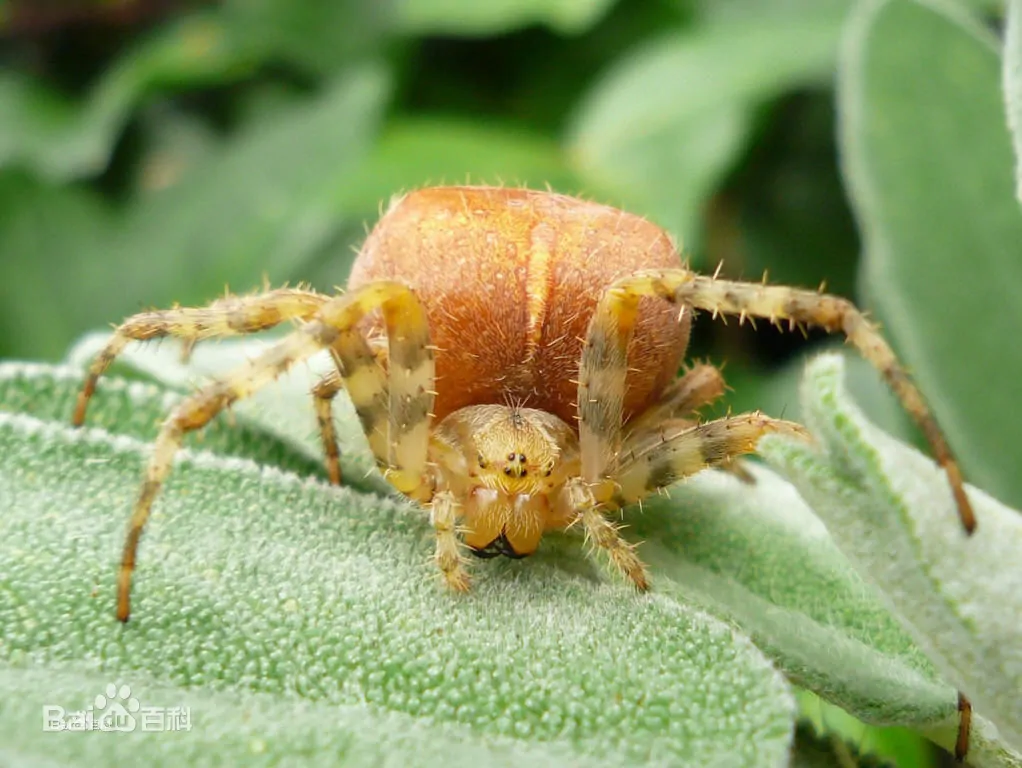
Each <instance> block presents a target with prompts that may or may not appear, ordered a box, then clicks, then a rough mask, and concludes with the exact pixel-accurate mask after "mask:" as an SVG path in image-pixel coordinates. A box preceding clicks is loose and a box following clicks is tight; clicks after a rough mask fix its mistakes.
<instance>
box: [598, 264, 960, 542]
mask: <svg viewBox="0 0 1022 768" xmlns="http://www.w3.org/2000/svg"><path fill="white" fill-rule="evenodd" d="M642 296H660V297H662V298H664V299H666V300H668V301H671V302H674V303H677V304H681V305H684V306H691V307H693V308H695V309H703V310H707V311H709V312H711V313H713V315H714V316H716V315H718V314H726V315H737V316H738V317H739V320H740V321H741V320H745V319H747V318H756V317H761V318H766V319H768V320H770V322H772V323H776V324H780V322H781V321H782V320H786V321H788V324H789V325H790V326H791V327H795V326H796V325H810V326H818V327H820V328H823V329H824V330H826V331H828V332H830V333H843V334H844V335H845V336H846V337H847V338H848V341H849V342H851V343H852V344H853V345H854V346H855V347H856V348H857V349H858V350H859V351H860V353H861V354H862V355H863V357H865V358H866V359H867V360H868V361H869V362H871V363H872V364H873V365H874V366H875V367H876V368H877V370H879V371H880V373H881V374H882V375H883V377H884V379H886V381H887V383H888V384H889V386H890V387H891V389H892V390H894V393H895V394H896V395H897V396H898V398H899V399H900V400H901V402H902V405H903V406H904V407H905V410H906V411H908V413H909V414H911V415H912V417H913V418H914V419H915V421H916V423H917V424H919V426H920V428H921V429H922V431H923V434H924V435H925V436H926V439H927V441H928V442H929V443H930V446H931V449H932V450H933V453H934V456H935V457H936V459H937V462H938V463H939V464H940V465H941V466H942V467H943V468H944V471H945V472H946V473H947V476H948V480H949V482H950V484H951V489H952V492H953V493H954V497H955V501H956V503H957V505H958V512H959V516H960V517H961V520H962V524H963V525H964V527H965V529H966V530H967V531H970V532H971V531H972V530H973V529H974V528H975V526H976V519H975V515H974V514H973V511H972V506H971V505H970V503H969V500H968V497H967V496H966V495H965V489H964V487H963V485H962V482H963V481H962V475H961V471H960V470H959V467H958V463H957V461H956V460H955V458H954V456H953V455H952V453H951V450H950V448H949V447H948V444H947V441H946V440H945V439H944V435H943V433H942V432H941V431H940V428H939V427H938V426H937V422H936V420H935V419H934V418H933V416H932V414H931V413H930V410H929V408H928V407H927V405H926V402H925V400H924V399H923V396H922V394H921V393H920V392H919V390H918V388H917V387H916V386H915V384H913V383H912V381H911V379H910V378H909V376H908V374H907V373H906V372H905V370H904V368H902V366H901V365H900V364H899V363H898V361H897V358H896V357H895V356H894V352H893V351H892V350H891V348H890V346H889V345H888V344H887V342H886V341H885V340H884V338H883V337H882V336H881V335H880V333H879V332H878V331H877V329H876V328H875V327H874V326H873V325H871V324H870V323H869V322H868V321H867V320H866V318H865V317H864V316H863V315H862V313H861V312H860V311H859V310H858V309H857V308H856V307H855V305H854V304H852V303H851V302H850V301H848V300H847V299H842V298H839V297H836V296H830V295H827V294H819V293H815V292H813V291H805V290H799V289H795V288H788V287H785V286H768V285H760V284H757V283H741V282H734V281H730V280H718V279H715V278H713V277H704V276H701V275H697V274H695V273H693V272H689V271H688V270H685V269H676V270H651V271H647V272H640V273H637V274H635V275H632V276H630V277H626V278H623V279H621V280H619V281H617V282H616V283H615V284H614V285H613V286H611V287H610V288H609V289H607V291H606V293H605V294H604V295H603V297H602V298H601V300H600V303H599V305H598V306H597V310H596V313H595V314H594V316H593V319H592V321H591V323H590V326H589V336H588V339H587V342H586V347H585V349H584V351H583V357H582V360H583V365H582V368H583V369H582V371H581V375H580V382H581V383H580V385H579V408H580V416H581V417H582V424H581V426H580V434H581V440H582V452H583V456H585V455H586V453H587V452H588V453H590V454H593V458H590V459H589V460H588V462H587V461H586V460H585V459H583V466H584V470H585V476H586V478H587V479H589V480H590V481H595V480H597V479H599V478H601V477H603V476H604V475H605V473H606V472H607V469H608V467H609V466H610V465H611V462H612V461H613V459H614V456H615V453H616V451H617V448H618V446H619V442H620V439H619V432H620V424H621V402H622V396H623V387H622V386H619V384H618V380H619V379H620V380H621V381H623V377H624V371H625V366H626V365H627V362H626V360H625V350H626V349H627V343H628V339H629V338H630V337H631V333H632V331H633V330H634V323H635V314H636V312H637V309H638V303H639V299H640V298H641V297H642ZM587 353H588V358H589V360H588V364H587ZM583 385H586V386H583ZM583 408H586V409H588V413H587V412H586V411H585V410H583ZM587 417H588V418H587ZM587 422H588V423H587Z"/></svg>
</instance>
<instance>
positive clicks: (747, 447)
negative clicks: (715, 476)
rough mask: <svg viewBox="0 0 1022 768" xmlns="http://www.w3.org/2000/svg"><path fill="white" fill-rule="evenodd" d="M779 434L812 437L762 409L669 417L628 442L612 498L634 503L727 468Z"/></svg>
mask: <svg viewBox="0 0 1022 768" xmlns="http://www.w3.org/2000/svg"><path fill="white" fill-rule="evenodd" d="M770 433H779V434H785V435H792V436H794V437H801V438H806V439H808V437H809V435H808V433H807V432H806V430H805V428H804V427H803V426H802V425H800V424H796V423H794V422H791V421H782V420H780V419H772V418H770V417H769V416H764V415H763V414H762V413H759V412H758V411H756V412H753V413H742V414H739V415H737V416H727V417H725V418H722V419H715V420H714V421H708V422H706V423H705V424H695V425H694V424H692V423H691V422H689V421H686V420H684V419H676V420H672V421H667V422H665V423H663V424H661V425H660V426H658V427H656V428H654V429H651V430H649V431H647V432H644V433H637V434H635V435H634V436H632V437H631V438H629V439H628V440H626V441H625V443H624V446H623V448H622V451H621V455H620V457H619V458H618V460H617V468H616V469H615V470H614V473H613V475H612V478H613V480H614V484H615V486H616V490H615V493H614V495H613V497H612V498H611V499H610V502H611V503H612V504H613V505H614V506H616V507H623V506H626V505H628V504H634V503H635V502H637V501H639V500H640V499H642V498H645V497H646V496H648V495H649V494H651V493H654V492H656V491H658V490H660V489H661V488H667V487H668V486H670V485H672V484H673V483H675V482H677V481H678V480H681V479H682V478H684V477H688V476H689V475H694V474H696V473H697V472H701V471H702V470H704V469H708V468H709V467H725V468H726V467H727V466H728V465H729V464H732V463H733V462H734V460H735V459H736V458H737V457H738V456H741V455H743V454H747V453H753V452H754V451H755V450H756V445H757V444H758V443H759V440H760V438H761V437H763V435H766V434H770Z"/></svg>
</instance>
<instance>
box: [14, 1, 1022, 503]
mask: <svg viewBox="0 0 1022 768" xmlns="http://www.w3.org/2000/svg"><path fill="white" fill-rule="evenodd" d="M1000 5H1001V4H1000V3H999V2H991V0H957V2H956V1H954V0H943V1H942V2H937V1H936V0H933V2H922V1H920V2H910V1H909V0H892V1H891V2H889V3H873V2H867V0H863V3H862V6H861V7H865V6H873V7H875V8H877V9H879V10H877V11H876V12H869V13H864V12H861V7H858V8H857V6H859V4H857V3H855V2H852V0H489V1H488V2H480V1H479V0H303V1H302V2H298V1H297V0H221V1H220V2H199V1H197V0H196V1H192V2H189V1H188V0H117V1H115V2H110V1H109V0H7V2H5V3H3V4H0V36H2V37H0V358H2V357H20V358H33V359H51V360H54V359H59V358H60V357H62V356H63V354H64V352H65V351H66V350H67V348H68V346H69V345H70V344H71V342H72V341H73V340H74V339H75V338H77V337H79V336H80V335H81V334H83V333H84V332H85V331H87V330H90V329H95V328H98V327H103V326H105V325H107V324H110V323H115V322H117V321H119V320H120V319H121V318H122V317H124V316H126V315H129V314H131V313H133V312H136V311H139V310H141V309H143V308H146V307H150V306H165V305H169V304H172V303H174V302H178V303H181V304H204V303H207V302H208V301H210V300H211V299H213V298H215V297H216V296H217V295H219V294H221V293H222V292H223V291H224V288H225V286H229V288H230V289H231V290H232V291H238V292H247V291H250V290H253V289H257V288H258V287H259V286H261V285H262V284H263V282H264V280H265V281H268V282H269V283H271V284H280V283H284V282H287V281H290V282H297V281H307V282H311V283H312V284H313V286H314V287H316V288H319V289H323V290H330V289H331V287H332V286H335V285H341V284H343V283H344V282H345V280H346V276H347V272H348V270H349V268H350V264H351V261H352V259H353V254H354V248H356V247H357V246H358V244H359V242H360V241H361V239H362V238H363V237H364V231H365V227H366V226H367V225H371V223H372V222H373V221H374V219H375V218H376V216H377V215H378V211H379V207H380V205H381V203H385V201H386V200H387V199H388V198H389V196H390V195H392V194H394V193H396V192H399V191H402V190H407V189H409V188H414V187H418V186H422V185H425V184H428V183H461V182H464V181H466V180H468V181H472V182H479V183H482V182H487V183H506V184H526V185H529V186H532V187H540V188H542V187H543V186H544V185H547V184H549V185H550V186H551V187H553V188H554V189H556V190H558V191H562V192H567V193H579V194H582V195H584V196H587V197H593V198H595V199H598V200H601V201H604V202H608V203H612V204H616V205H620V206H622V207H626V208H628V209H629V210H633V211H635V212H637V213H641V214H644V215H647V216H649V217H651V218H652V219H653V220H655V221H657V222H658V223H660V224H661V225H662V226H664V227H665V228H667V229H668V230H670V231H671V232H672V233H673V234H674V235H675V236H676V237H678V238H679V240H680V241H682V242H683V243H685V246H686V251H687V253H686V255H687V257H688V258H689V259H690V260H691V262H692V264H693V265H694V266H696V267H698V268H701V269H706V270H712V269H713V268H714V267H715V266H716V265H717V263H718V262H720V261H721V260H723V262H724V268H723V274H724V275H726V276H729V277H736V278H743V277H744V278H751V279H759V277H760V275H761V274H762V273H763V272H764V271H766V270H768V271H769V274H770V278H771V280H772V281H773V282H783V283H790V284H797V285H803V286H808V287H815V286H817V285H819V284H820V283H821V282H822V281H826V282H827V285H828V289H829V290H831V291H833V292H836V293H840V294H843V295H847V296H850V297H852V298H854V299H856V300H857V301H858V302H859V303H860V304H861V305H862V306H865V307H868V308H870V309H874V310H875V311H876V314H877V315H878V316H879V318H880V319H881V320H883V321H884V323H885V328H886V331H887V334H888V335H889V336H890V337H891V339H892V341H893V342H894V344H895V346H896V347H897V349H898V351H899V353H900V354H901V355H902V356H903V357H904V358H905V359H906V361H907V362H908V363H909V366H910V367H911V368H912V369H913V371H914V373H915V374H916V375H917V376H918V378H919V380H920V383H921V385H922V388H923V390H924V391H925V392H926V393H927V394H928V395H929V396H930V398H931V400H932V401H933V402H932V405H933V407H934V410H935V411H936V412H937V414H938V417H939V420H940V421H941V422H942V424H943V425H944V426H945V428H946V429H947V431H948V433H949V437H950V440H951V443H952V445H953V446H954V447H956V448H957V449H958V452H959V454H960V457H961V459H962V463H963V465H964V467H965V470H966V474H967V476H968V477H969V478H971V479H974V480H976V481H977V482H978V483H979V484H980V485H983V486H984V487H986V488H987V489H988V490H990V491H991V492H992V493H994V495H996V496H998V497H1000V498H1001V499H1003V500H1004V501H1005V502H1007V503H1009V504H1011V505H1013V506H1015V507H1019V506H1022V475H1020V474H1019V473H1018V472H1017V470H1016V468H1017V466H1018V464H1019V460H1020V459H1022V452H1020V450H1019V449H1018V440H1017V433H1018V430H1017V428H1016V424H1015V422H1016V421H1017V420H1013V419H1011V418H1007V414H1010V412H1011V406H1012V402H1011V399H1012V398H1011V395H1012V394H1013V392H1014V390H1013V387H1014V382H1015V381H1016V380H1017V379H1018V377H1019V376H1020V375H1022V354H1020V353H1019V351H1018V349H1019V345H1018V343H1017V340H1016V339H1015V337H1014V333H1015V332H1016V331H1015V329H1016V328H1017V327H1018V326H1019V325H1020V324H1022V300H1020V298H1019V297H1020V296H1022V245H1020V244H1022V213H1020V209H1019V206H1018V201H1017V200H1016V199H1015V197H1014V190H1015V188H1016V187H1015V185H1016V184H1019V181H1018V179H1016V177H1015V176H1014V175H1013V167H1014V158H1013V156H1012V148H1011V134H1010V133H1009V131H1008V128H1007V127H1006V124H1005V119H1004V114H1003V104H1002V96H1001V89H1000V84H999V73H1000V71H1001V66H1002V62H1001V59H1000V54H999V46H998V42H997V40H996V37H995V35H994V34H992V33H991V31H990V27H991V22H993V23H996V22H997V20H998V15H999V12H1000ZM850 12H852V15H853V17H854V18H853V19H852V21H851V23H850V22H849V21H848V16H849V13H850ZM1018 28H1022V24H1018V25H1016V37H1017V29H1018ZM1013 39H1014V38H1013ZM1020 48H1022V46H1019V45H1017V44H1016V50H1015V57H1016V60H1015V62H1014V64H1012V62H1011V60H1009V61H1008V62H1007V63H1006V65H1005V67H1004V71H1005V73H1006V75H1009V76H1010V75H1011V73H1013V72H1014V73H1016V78H1015V87H1016V92H1017V91H1018V88H1017V83H1018V82H1019V78H1018V76H1017V73H1018V72H1020V71H1022V63H1019V62H1018V60H1017V59H1018V57H1019V56H1022V53H1019V49H1020ZM1009 79H1010V77H1009ZM835 83H836V86H835ZM1009 104H1014V107H1015V114H1016V115H1017V114H1018V98H1017V96H1016V98H1015V100H1014V101H1012V100H1011V98H1010V97H1009ZM1020 126H1022V124H1019V122H1018V120H1017V118H1016V126H1015V144H1016V146H1017V147H1022V137H1020V135H1019V134H1020V133H1022V127H1020ZM1019 188H1020V189H1022V187H1019ZM853 212H854V213H853ZM706 320H707V319H706V318H704V319H703V321H702V322H701V323H700V324H699V326H698V327H697V334H696V339H695V343H694V350H693V353H694V354H697V355H701V356H709V357H710V359H711V360H713V361H714V362H722V361H725V360H726V361H727V362H728V368H727V371H726V374H727V376H728V379H729V381H730V382H731V384H732V385H733V386H735V388H736V390H737V392H736V393H735V394H734V395H733V396H732V397H731V398H730V401H729V404H730V405H731V406H732V407H734V408H736V409H746V408H753V407H760V408H763V409H764V410H767V411H768V412H771V413H774V414H780V413H782V412H783V413H784V414H785V415H788V416H791V415H797V404H796V400H797V398H796V392H795V387H794V385H793V382H794V380H795V379H796V377H797V371H798V370H800V369H801V359H802V355H803V354H804V353H805V352H806V351H807V350H809V349H811V348H815V347H817V346H818V345H819V344H820V343H821V342H822V339H821V338H820V337H819V336H818V335H815V334H814V335H811V336H810V338H809V340H808V341H806V340H803V339H802V337H801V336H798V335H797V334H796V335H782V334H779V333H777V332H776V331H774V330H773V329H770V328H767V329H763V328H760V329H759V331H758V332H755V331H753V330H752V329H750V328H748V327H747V326H746V327H744V328H739V327H737V323H731V324H730V325H728V326H726V327H724V326H721V325H720V324H716V325H712V324H710V323H708V322H706ZM851 374H852V383H853V391H855V393H856V396H857V398H858V399H859V400H860V401H862V402H864V404H865V407H866V410H867V411H868V412H869V413H870V414H871V415H872V416H873V417H874V418H875V419H876V420H877V421H878V422H879V423H880V424H881V425H883V426H884V427H885V428H887V429H888V430H891V431H895V432H899V431H900V432H901V433H902V434H908V435H911V432H906V431H905V425H904V418H903V415H902V414H901V412H900V410H899V409H897V408H895V407H892V406H891V402H890V399H889V397H888V396H887V395H886V394H885V393H884V390H883V388H882V387H881V386H880V385H879V384H878V383H877V381H876V377H875V376H872V375H871V374H870V373H869V372H868V371H864V370H863V366H858V367H856V368H853V369H852V370H851ZM860 380H861V383H857V382H860Z"/></svg>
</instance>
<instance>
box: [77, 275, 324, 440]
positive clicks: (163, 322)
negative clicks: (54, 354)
mask: <svg viewBox="0 0 1022 768" xmlns="http://www.w3.org/2000/svg"><path fill="white" fill-rule="evenodd" d="M327 301H329V297H327V296H323V295H321V294H318V293H314V292H312V291H303V290H300V289H295V288H281V289H279V290H276V291H269V292H268V293H262V294H258V295H255V296H228V297H226V298H223V299H217V300H216V301H214V302H213V303H212V304H210V305H209V306H208V307H198V308H195V307H177V308H175V309H164V310H154V311H152V312H141V313H139V314H137V315H133V316H132V317H129V318H128V319H127V320H125V321H124V322H123V323H122V324H121V325H120V326H119V327H118V328H117V329H116V330H115V331H114V335H113V337H112V338H111V339H110V341H108V342H107V344H106V346H105V347H104V348H103V349H102V350H101V351H100V352H99V354H98V355H96V357H95V359H93V361H92V364H91V365H90V366H89V370H88V373H87V374H86V378H85V384H84V385H83V386H82V391H81V392H80V393H79V394H78V401H77V403H76V404H75V412H74V415H73V416H72V417H71V423H72V424H74V425H75V426H76V427H80V426H81V425H82V423H83V422H84V421H85V411H86V409H87V408H88V405H89V400H90V399H91V398H92V395H93V393H95V391H96V383H97V382H98V381H99V378H100V376H102V375H103V373H104V372H105V371H106V369H107V368H109V367H110V365H111V364H112V363H113V362H114V360H116V359H117V356H118V355H119V354H121V352H123V351H124V348H125V347H126V346H127V344H128V342H130V341H145V340H147V339H155V338H161V337H165V336H174V337H177V338H180V339H182V340H183V341H184V343H185V350H186V351H188V350H190V349H191V347H192V346H194V344H195V343H196V342H197V341H201V340H204V339H212V338H216V337H221V336H235V335H240V334H247V333H256V332H258V331H265V330H268V329H269V328H273V327H274V326H276V325H279V324H280V323H283V322H285V321H287V320H304V319H307V318H309V317H312V316H313V315H314V314H316V311H317V310H318V309H319V308H320V307H321V306H323V304H325V303H326V302H327Z"/></svg>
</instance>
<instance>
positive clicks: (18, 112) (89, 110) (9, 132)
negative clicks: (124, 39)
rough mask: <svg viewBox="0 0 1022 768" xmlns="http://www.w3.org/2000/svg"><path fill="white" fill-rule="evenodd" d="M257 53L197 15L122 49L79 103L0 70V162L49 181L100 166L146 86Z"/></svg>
mask: <svg viewBox="0 0 1022 768" xmlns="http://www.w3.org/2000/svg"><path fill="white" fill-rule="evenodd" d="M256 60H257V58H256V56H255V52H254V51H253V50H252V49H250V48H249V47H248V46H247V45H246V44H245V43H244V41H242V40H239V39H238V38H237V36H236V35H235V33H234V31H233V30H232V29H230V28H227V27H224V26H222V25H221V24H220V23H219V22H218V21H217V20H216V17H215V16H213V15H210V14H196V15H193V16H187V17H185V18H183V19H181V20H180V21H178V22H176V23H174V24H171V25H170V26H169V27H167V28H165V29H161V30H160V31H159V32H158V33H156V34H154V35H153V36H152V37H151V38H149V39H148V40H146V41H145V42H143V43H140V44H139V45H137V46H136V47H135V48H134V49H133V50H131V51H130V52H128V53H127V54H125V56H124V57H123V58H122V59H121V60H120V61H119V62H118V63H117V64H116V65H115V66H114V67H112V68H111V69H110V70H109V71H108V72H107V73H106V74H105V75H104V77H103V78H102V79H101V80H100V81H99V83H98V84H97V85H96V86H95V88H94V89H93V90H92V92H91V93H90V94H89V95H88V96H87V97H86V98H85V100H84V101H83V102H82V103H80V104H74V103H72V102H70V101H69V100H67V99H66V98H65V97H62V96H60V95H59V94H57V93H55V92H54V91H52V90H50V88H49V87H48V86H46V85H44V84H43V83H41V82H39V81H37V80H30V79H28V78H25V77H23V76H21V75H19V74H17V73H16V72H13V71H8V72H3V73H0V168H3V167H5V166H11V165H23V166H25V167H27V168H30V169H32V170H33V171H36V172H38V173H39V174H40V175H41V176H43V177H44V178H47V179H50V180H52V181H67V180H69V179H73V178H77V177H81V176H86V175H94V174H97V173H100V172H102V171H103V170H104V169H105V168H106V166H107V163H108V161H109V158H110V154H111V152H112V151H113V146H114V143H115V142H116V140H117V138H118V135H119V134H120V131H121V129H122V128H123V127H124V124H125V123H126V122H127V120H128V118H129V116H130V114H131V110H132V109H133V108H135V107H136V106H137V105H138V102H139V101H141V100H142V99H143V98H144V97H145V96H146V95H148V94H149V92H150V91H151V90H154V89H157V88H171V89H173V88H183V87H186V86H189V87H195V86H197V85H202V84H214V83H221V82H224V81H229V80H231V79H235V78H239V77H241V76H243V75H245V74H247V73H248V72H250V71H251V69H252V68H253V66H254V64H255V62H256Z"/></svg>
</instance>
